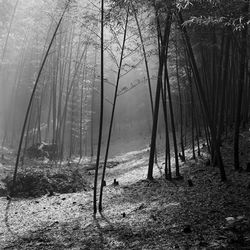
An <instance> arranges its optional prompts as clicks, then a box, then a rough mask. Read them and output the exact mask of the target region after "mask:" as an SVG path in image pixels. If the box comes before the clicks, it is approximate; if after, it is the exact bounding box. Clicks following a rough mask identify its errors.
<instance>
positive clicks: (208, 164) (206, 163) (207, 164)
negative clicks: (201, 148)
mask: <svg viewBox="0 0 250 250" xmlns="http://www.w3.org/2000/svg"><path fill="white" fill-rule="evenodd" d="M210 165H211V161H210V159H207V160H206V161H205V166H206V167H208V166H210Z"/></svg>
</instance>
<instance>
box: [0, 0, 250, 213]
mask: <svg viewBox="0 0 250 250" xmlns="http://www.w3.org/2000/svg"><path fill="white" fill-rule="evenodd" d="M87 2H88V1H73V0H72V1H70V0H68V1H53V7H54V10H53V11H52V13H51V15H53V18H51V19H50V20H49V21H48V22H47V23H49V25H47V26H46V28H47V35H46V38H44V39H43V44H39V34H37V35H36V36H35V37H27V36H26V37H24V38H22V41H23V43H22V45H21V49H19V51H20V52H19V54H20V56H19V58H20V60H19V61H18V62H16V63H15V67H14V69H15V72H14V77H13V79H12V80H13V82H14V83H13V84H12V85H11V88H10V87H9V89H10V90H9V92H10V96H11V101H9V102H8V101H6V100H5V105H6V106H8V108H7V110H8V113H7V114H8V115H7V117H6V119H5V120H6V121H7V122H6V123H5V124H4V133H3V135H2V147H3V146H4V145H6V144H8V145H12V146H13V145H14V144H15V143H16V142H17V141H18V142H19V148H18V150H17V161H16V166H15V174H14V178H13V180H14V182H15V178H16V177H15V176H16V173H17V171H18V165H19V164H20V160H21V163H22V164H25V157H26V153H27V149H28V148H29V147H31V146H32V145H36V144H41V143H42V142H46V143H47V144H49V145H50V147H51V149H52V150H53V154H52V155H51V159H50V160H51V161H53V162H54V163H55V164H58V163H60V162H62V161H65V160H67V161H70V160H71V159H73V158H75V157H78V159H79V163H80V162H81V160H82V159H83V158H84V157H87V156H88V157H90V161H91V162H95V178H94V196H93V197H94V200H93V203H94V213H96V212H97V200H98V197H99V203H98V204H99V211H102V209H103V207H102V199H103V198H102V197H103V188H104V181H105V173H106V171H108V170H107V169H106V167H107V162H108V159H109V149H110V144H111V143H112V135H113V132H114V127H115V126H116V125H115V121H114V120H115V119H116V116H117V105H118V104H117V103H118V101H119V99H120V98H121V96H122V95H123V94H124V93H127V92H128V93H132V92H133V91H134V89H136V88H137V85H138V86H139V85H140V80H141V79H138V84H132V83H131V85H130V86H128V87H126V88H125V87H124V88H122V87H120V84H121V82H122V81H123V79H124V78H125V77H126V76H127V75H129V74H130V73H131V72H137V71H136V70H139V69H140V70H141V71H143V75H142V76H141V78H143V79H144V80H143V86H144V89H145V91H146V92H145V93H146V95H144V100H143V102H144V101H145V102H147V108H148V111H149V112H148V113H147V114H148V119H149V121H150V122H149V127H150V135H149V141H148V143H150V151H149V163H148V175H147V178H148V179H149V180H152V179H153V178H154V175H153V170H154V167H155V166H156V164H157V154H158V144H157V142H158V140H159V139H158V137H159V129H161V130H162V131H163V133H162V134H163V135H164V156H165V178H166V179H168V180H171V179H172V178H182V176H181V175H180V171H179V165H180V161H185V160H186V155H185V151H186V149H188V148H191V149H192V157H193V158H194V159H196V158H197V157H199V155H200V149H201V147H205V146H206V147H207V149H208V152H209V154H210V156H211V159H210V162H211V165H212V166H213V167H218V168H219V169H220V175H221V180H222V181H226V180H227V176H226V171H225V168H226V167H227V166H225V164H224V162H223V156H222V153H221V147H222V146H223V141H224V140H225V138H227V136H228V135H229V134H233V142H232V143H233V145H234V167H235V170H237V171H240V170H241V164H240V161H241V159H240V157H241V155H240V152H239V143H240V129H241V128H246V127H247V126H248V119H249V106H250V103H249V100H250V71H249V59H250V56H249V55H250V54H249V40H250V39H249V32H248V31H249V22H250V21H249V11H250V10H249V5H250V3H249V1H240V0H239V1H233V0H230V1H228V0H227V1H226V0H220V1H213V0H212V1H198V0H197V1H191V0H190V1H189V0H182V1H181V0H179V1H178V0H177V1H160V0H157V1H154V0H147V1H133V0H117V1H115V0H113V1H111V0H110V1H103V0H102V1H101V3H98V2H95V1H93V2H88V3H87ZM99 5H100V6H99ZM16 9H18V1H17V2H16V5H13V6H12V16H11V20H10V21H9V26H8V27H9V28H8V30H7V31H6V33H7V35H6V36H5V38H4V39H2V40H1V44H3V49H2V51H1V53H2V54H1V58H2V60H1V61H2V63H1V68H0V70H1V84H2V85H3V87H5V88H7V87H6V86H4V82H6V81H7V79H8V77H9V76H8V70H9V69H8V67H10V66H9V64H8V63H4V60H5V57H6V54H7V52H8V49H7V47H8V43H9V35H10V34H11V30H12V23H13V20H15V15H16ZM34 40H35V42H34ZM31 44H36V46H33V47H32V50H33V53H28V50H29V49H30V47H31ZM36 50H40V51H36ZM41 51H42V52H41ZM34 52H36V53H34ZM34 57H35V58H34ZM38 58H39V59H40V58H42V60H40V61H41V62H40V61H39V60H38ZM25 65H30V67H31V66H32V67H33V68H34V72H36V76H35V77H34V76H33V78H32V77H31V78H28V77H27V75H29V74H28V73H29V72H27V69H26V67H25ZM111 69H112V71H113V73H114V74H113V75H114V77H113V80H112V81H110V80H109V79H110V71H111ZM153 69H154V70H153ZM6 72H7V73H6ZM137 73H138V72H137ZM137 73H135V74H137ZM25 81H26V82H28V81H29V82H31V84H29V85H28V86H27V84H26V85H25V83H24V82H25ZM21 88H26V92H24V91H23V92H21V93H20V89H21ZM107 93H108V94H107ZM27 96H29V102H28V108H27V110H26V111H25V112H24V110H20V109H18V108H16V106H17V105H18V103H20V102H21V100H22V99H23V98H27ZM138 98H139V97H138ZM140 98H141V97H140ZM140 100H142V99H140ZM107 106H108V107H109V109H107ZM107 110H109V115H107ZM105 112H106V113H105ZM19 113H21V114H24V113H25V115H24V117H25V118H24V123H23V125H22V126H20V125H17V122H16V119H17V117H18V116H19ZM118 123H119V121H118ZM97 125H98V126H97ZM104 130H105V131H106V132H105V136H104ZM19 134H20V135H21V139H20V138H19ZM17 138H19V139H17ZM94 141H95V143H94ZM102 154H103V155H102ZM52 156H53V157H52ZM101 159H104V163H103V171H102V177H101V183H98V175H99V173H98V170H99V167H100V161H101ZM171 159H173V161H171ZM173 169H174V170H175V171H174V173H172V171H173ZM174 174H175V176H174ZM99 184H100V195H98V192H99V191H98V190H99V188H98V187H99ZM13 192H14V190H13Z"/></svg>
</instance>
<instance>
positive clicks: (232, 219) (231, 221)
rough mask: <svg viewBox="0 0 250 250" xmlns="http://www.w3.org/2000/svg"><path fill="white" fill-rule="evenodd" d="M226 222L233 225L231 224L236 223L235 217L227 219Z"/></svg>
mask: <svg viewBox="0 0 250 250" xmlns="http://www.w3.org/2000/svg"><path fill="white" fill-rule="evenodd" d="M226 221H227V222H228V223H230V224H231V223H234V222H235V218H234V217H227V218H226Z"/></svg>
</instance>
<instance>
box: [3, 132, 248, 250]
mask: <svg viewBox="0 0 250 250" xmlns="http://www.w3.org/2000/svg"><path fill="white" fill-rule="evenodd" d="M222 151H223V157H224V161H225V165H226V172H227V176H228V181H227V182H224V183H223V182H221V181H220V175H219V170H218V169H217V168H214V167H211V166H206V165H205V164H204V162H205V161H206V158H207V154H206V149H205V148H204V149H203V150H202V156H201V157H200V158H199V159H197V160H196V161H195V160H192V159H188V160H187V162H186V163H182V164H181V174H182V175H183V176H184V179H183V180H176V179H174V180H173V181H171V182H170V181H166V180H165V179H164V174H163V173H164V159H163V154H160V155H159V157H158V166H155V168H154V176H155V180H154V181H147V180H146V174H147V163H148V153H149V151H148V149H147V148H146V149H144V150H140V151H133V152H130V153H127V154H123V155H121V156H118V157H115V158H113V159H112V160H110V164H109V167H108V169H107V176H106V183H107V186H106V187H105V188H104V202H103V208H104V209H103V213H102V214H99V213H98V214H97V216H96V218H94V217H93V212H92V206H93V203H92V201H93V194H92V193H93V190H92V188H93V187H92V181H93V174H94V170H93V166H92V165H88V164H75V163H71V164H62V165H61V166H57V167H53V168H52V167H51V166H50V165H48V163H46V162H36V161H30V162H29V161H27V164H25V165H24V166H23V167H22V168H21V169H20V170H19V172H21V173H23V175H25V173H27V172H28V173H30V174H32V173H33V174H34V175H35V173H36V174H37V173H38V176H40V174H42V173H43V176H42V178H45V179H46V180H48V182H46V183H51V182H52V181H53V180H52V177H54V178H55V176H56V177H57V182H54V183H52V184H51V185H50V186H49V187H48V186H46V185H45V186H43V188H41V189H40V190H36V192H33V193H29V190H26V193H25V192H24V193H21V194H20V196H19V197H15V198H12V199H11V200H7V199H6V193H5V186H4V185H5V183H4V181H3V180H5V182H6V177H7V176H9V175H11V174H12V172H13V164H14V155H13V153H11V152H9V151H6V153H5V157H4V159H1V161H0V162H1V164H0V179H2V182H0V191H1V192H0V194H1V193H2V197H0V211H1V212H0V249H32V250H33V249H46V250H47V249H51V250H52V249H53V250H54V249H58V250H61V249H74V250H77V249H86V250H87V249H90V250H91V249H97V250H98V249H100V250H102V249H107V250H112V249H134V250H136V249H138V250H139V249H145V250H146V249H147V250H153V249H250V173H247V172H246V171H242V172H241V173H238V172H235V171H234V170H233V164H232V155H233V154H232V153H233V151H232V139H230V138H229V139H227V140H225V141H224V142H223V150H222ZM187 155H191V152H190V151H189V150H187ZM248 157H250V132H249V131H245V132H242V133H241V159H242V166H243V167H244V168H245V164H246V163H247V162H250V158H248ZM53 171H54V172H53ZM100 171H101V169H100ZM52 172H53V173H52ZM59 173H61V175H59ZM62 173H63V174H64V175H62ZM44 176H45V177H44ZM65 176H68V179H67V178H64V177H65ZM39 178H40V177H39ZM60 178H61V179H60ZM63 178H64V179H65V182H69V183H70V187H67V188H66V189H67V190H66V189H65V190H64V191H65V192H62V189H63V188H65V185H66V184H65V182H64V187H63V188H62V189H61V190H59V188H58V185H59V184H60V185H62V182H59V181H58V179H60V180H62V179H63ZM114 179H116V180H117V181H118V182H119V185H116V186H114V185H113V180H114ZM190 179H191V180H192V182H193V186H189V184H188V180H190ZM29 180H30V179H29ZM78 182H82V186H81V185H80V186H79V185H76V183H78ZM44 183H45V182H41V183H39V185H44ZM55 184H56V185H55ZM22 185H24V184H22ZM30 185H31V186H32V185H34V182H32V181H31V180H30ZM56 186H57V188H58V189H56ZM72 186H74V187H73V188H72ZM19 187H21V184H19ZM51 187H52V188H53V187H54V190H50V189H51ZM59 191H60V192H59ZM66 191H67V192H66ZM29 194H30V195H33V196H34V197H33V198H31V197H28V196H29ZM25 196H27V197H25Z"/></svg>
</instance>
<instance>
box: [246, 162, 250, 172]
mask: <svg viewBox="0 0 250 250" xmlns="http://www.w3.org/2000/svg"><path fill="white" fill-rule="evenodd" d="M246 171H247V172H250V162H248V163H247V168H246Z"/></svg>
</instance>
